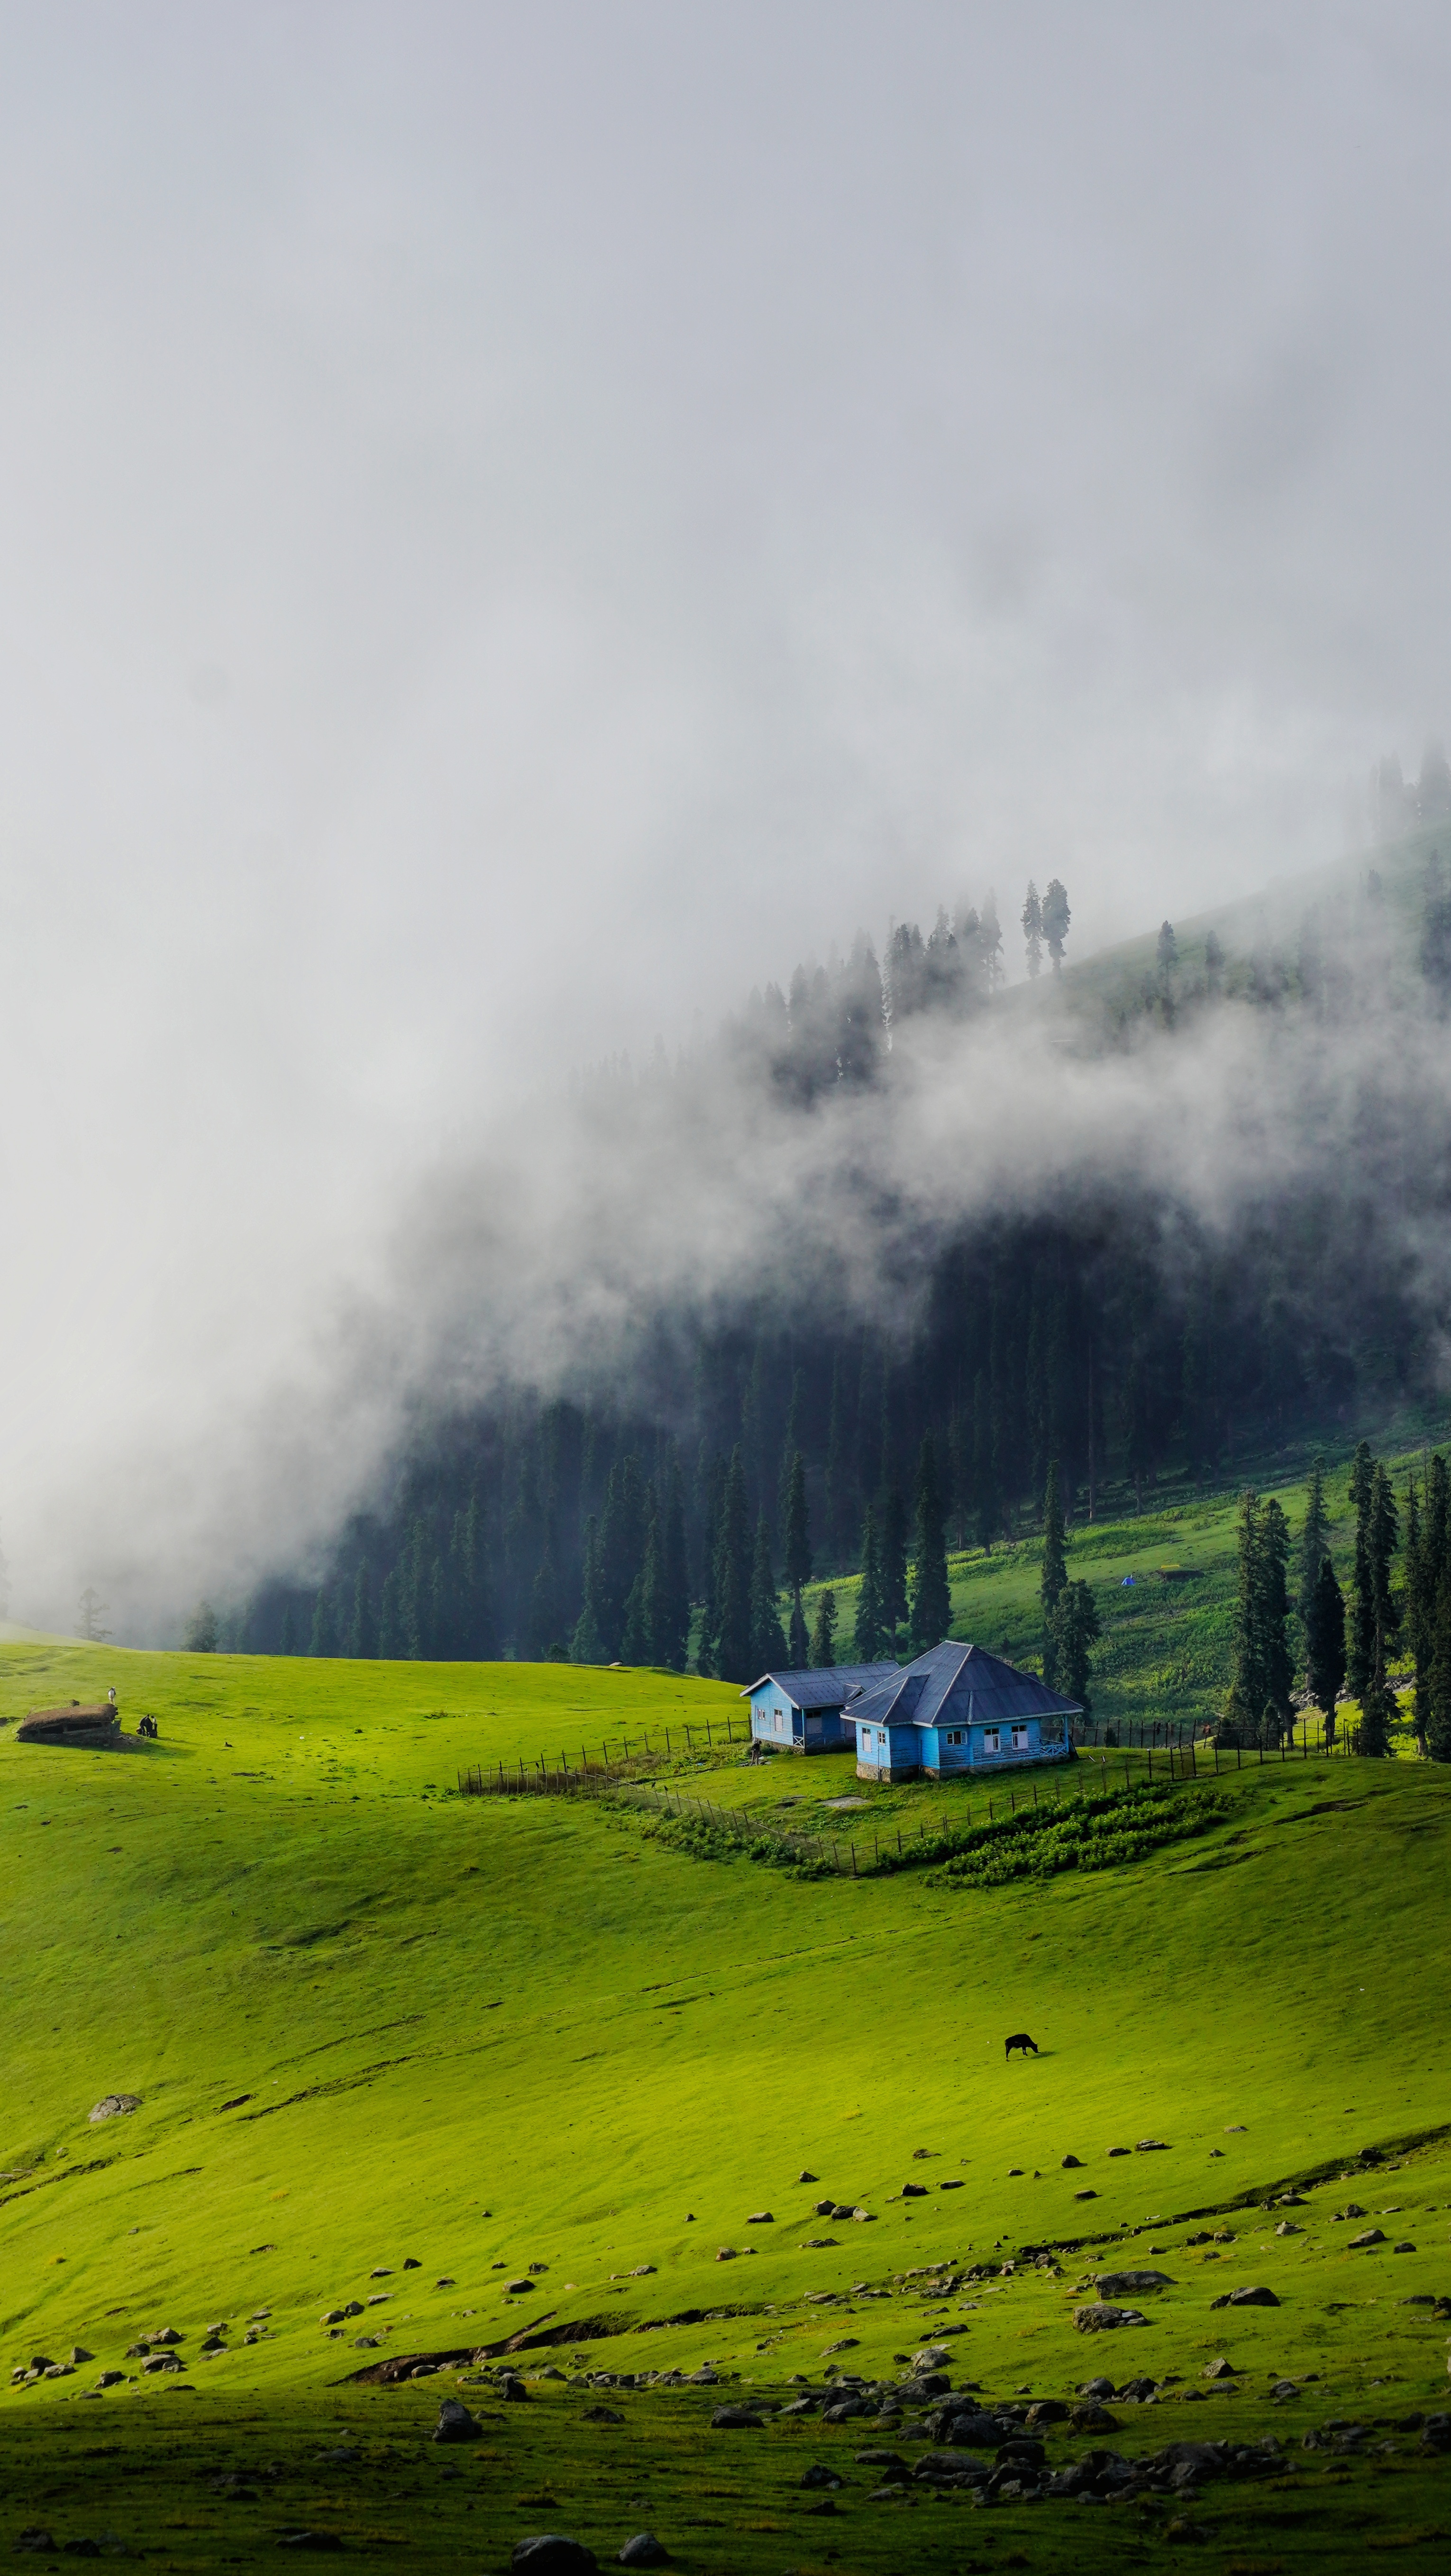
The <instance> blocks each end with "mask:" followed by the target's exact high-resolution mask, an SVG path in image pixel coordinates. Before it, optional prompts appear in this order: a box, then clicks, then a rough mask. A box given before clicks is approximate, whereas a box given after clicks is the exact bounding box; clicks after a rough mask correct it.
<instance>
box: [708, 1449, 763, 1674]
mask: <svg viewBox="0 0 1451 2576" xmlns="http://www.w3.org/2000/svg"><path fill="white" fill-rule="evenodd" d="M715 1599H716V1631H715V1636H714V1638H713V1640H712V1651H711V1669H712V1671H713V1672H714V1673H715V1674H716V1675H717V1677H718V1678H719V1679H720V1680H721V1681H723V1682H752V1681H754V1680H755V1678H756V1674H757V1673H759V1672H760V1671H761V1670H762V1666H761V1665H759V1664H757V1666H756V1667H755V1671H752V1670H751V1669H750V1664H751V1654H752V1635H751V1523H750V1506H749V1503H748V1501H747V1498H746V1471H745V1466H744V1464H743V1462H742V1458H741V1452H740V1447H739V1444H737V1446H736V1447H735V1448H734V1449H733V1450H732V1451H731V1462H730V1465H729V1467H728V1468H727V1470H726V1480H725V1486H724V1490H723V1491H722V1494H721V1505H720V1525H719V1530H718V1533H717V1537H716V1545H715Z"/></svg>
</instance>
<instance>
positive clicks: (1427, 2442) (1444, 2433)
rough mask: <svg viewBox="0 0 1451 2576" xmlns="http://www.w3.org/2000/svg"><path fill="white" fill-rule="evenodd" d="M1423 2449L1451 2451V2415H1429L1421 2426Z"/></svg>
mask: <svg viewBox="0 0 1451 2576" xmlns="http://www.w3.org/2000/svg"><path fill="white" fill-rule="evenodd" d="M1421 2448H1422V2450H1423V2451H1451V2415H1428V2416H1427V2418H1426V2421H1425V2423H1424V2424H1423V2426H1422V2428H1421Z"/></svg>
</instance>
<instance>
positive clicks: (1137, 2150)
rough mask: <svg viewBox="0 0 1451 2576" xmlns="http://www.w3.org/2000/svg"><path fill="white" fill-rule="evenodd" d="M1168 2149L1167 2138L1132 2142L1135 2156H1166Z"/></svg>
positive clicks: (1136, 2139)
mask: <svg viewBox="0 0 1451 2576" xmlns="http://www.w3.org/2000/svg"><path fill="white" fill-rule="evenodd" d="M1168 2148H1169V2141H1168V2139H1167V2138H1135V2140H1134V2154H1135V2155H1136V2156H1155V2155H1166V2154H1167V2153H1168Z"/></svg>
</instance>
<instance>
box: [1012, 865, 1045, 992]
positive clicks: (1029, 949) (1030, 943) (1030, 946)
mask: <svg viewBox="0 0 1451 2576" xmlns="http://www.w3.org/2000/svg"><path fill="white" fill-rule="evenodd" d="M1018 917H1019V919H1020V921H1021V922H1022V925H1023V945H1024V951H1025V954H1026V957H1027V961H1028V975H1029V979H1030V981H1032V982H1033V983H1036V982H1037V980H1038V977H1039V975H1040V974H1041V973H1042V971H1043V907H1042V905H1041V903H1040V902H1039V900H1038V889H1037V887H1036V886H1035V885H1034V883H1033V880H1032V878H1031V877H1029V879H1028V892H1027V898H1026V900H1025V902H1024V905H1023V909H1022V911H1021V913H1020V914H1019V916H1018Z"/></svg>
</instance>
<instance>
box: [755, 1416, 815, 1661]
mask: <svg viewBox="0 0 1451 2576" xmlns="http://www.w3.org/2000/svg"><path fill="white" fill-rule="evenodd" d="M785 1490H786V1506H785V1509H786V1523H785V1527H786V1539H785V1556H784V1563H783V1565H782V1569H781V1570H782V1572H783V1574H784V1575H785V1577H786V1584H787V1589H788V1590H789V1592H790V1594H791V1620H790V1634H789V1637H788V1639H787V1652H788V1653H789V1655H790V1656H791V1659H792V1663H793V1665H794V1663H795V1661H796V1649H797V1644H798V1642H800V1643H803V1644H804V1643H805V1640H806V1615H805V1612H804V1611H803V1610H802V1607H801V1587H802V1585H803V1584H804V1583H809V1582H810V1580H811V1531H810V1524H809V1522H808V1519H807V1512H806V1461H805V1459H804V1458H803V1457H802V1455H801V1452H800V1450H799V1449H797V1450H795V1451H793V1453H792V1458H791V1466H790V1472H789V1473H788V1475H787V1477H786V1480H785ZM763 1669H764V1667H763Z"/></svg>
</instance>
